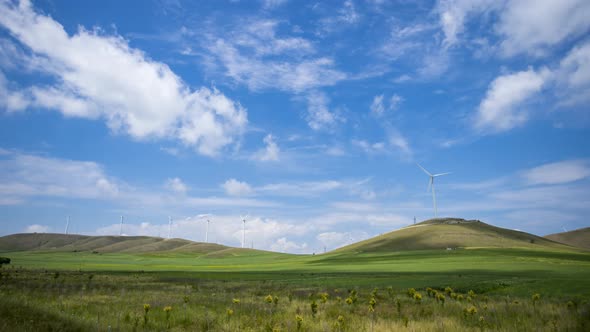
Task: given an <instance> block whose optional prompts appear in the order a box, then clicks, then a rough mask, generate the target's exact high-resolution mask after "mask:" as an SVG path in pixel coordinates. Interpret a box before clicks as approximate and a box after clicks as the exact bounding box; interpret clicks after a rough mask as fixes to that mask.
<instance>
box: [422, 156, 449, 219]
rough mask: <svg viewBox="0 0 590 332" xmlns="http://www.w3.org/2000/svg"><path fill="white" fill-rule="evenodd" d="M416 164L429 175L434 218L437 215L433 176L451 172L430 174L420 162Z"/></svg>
mask: <svg viewBox="0 0 590 332" xmlns="http://www.w3.org/2000/svg"><path fill="white" fill-rule="evenodd" d="M416 165H418V167H420V168H421V169H422V170H423V171H424V173H426V174H427V175H428V176H429V177H430V181H428V190H430V188H432V205H434V217H435V218H436V217H437V211H436V194H435V191H434V178H435V177H437V176H443V175H447V174H451V172H447V173H438V174H431V173H430V172H429V171H427V170H426V169H425V168H424V167H422V166H420V164H416Z"/></svg>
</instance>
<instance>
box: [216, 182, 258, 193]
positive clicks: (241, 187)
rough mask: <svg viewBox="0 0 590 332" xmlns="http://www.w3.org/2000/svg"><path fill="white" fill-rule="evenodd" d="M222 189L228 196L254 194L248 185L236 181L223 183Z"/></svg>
mask: <svg viewBox="0 0 590 332" xmlns="http://www.w3.org/2000/svg"><path fill="white" fill-rule="evenodd" d="M222 187H223V189H225V193H226V194H228V195H230V196H247V195H251V194H253V192H254V191H253V190H252V187H250V185H249V184H248V183H246V182H241V181H238V180H236V179H229V180H227V181H225V182H224V183H223V185H222Z"/></svg>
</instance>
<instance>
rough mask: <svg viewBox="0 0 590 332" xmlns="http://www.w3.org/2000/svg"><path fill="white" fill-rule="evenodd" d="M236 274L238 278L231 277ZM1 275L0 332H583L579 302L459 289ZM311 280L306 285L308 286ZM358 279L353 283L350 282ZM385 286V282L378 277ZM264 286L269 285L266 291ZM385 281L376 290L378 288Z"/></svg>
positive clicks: (585, 322)
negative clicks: (490, 331) (459, 331)
mask: <svg viewBox="0 0 590 332" xmlns="http://www.w3.org/2000/svg"><path fill="white" fill-rule="evenodd" d="M238 274H239V273H238ZM222 276H223V274H219V275H211V276H210V278H207V279H202V278H201V277H202V276H201V275H198V274H196V275H194V276H191V275H183V274H166V273H117V274H115V273H92V272H64V271H61V272H59V271H45V270H27V269H18V268H8V269H7V268H4V269H3V270H2V283H1V284H0V295H1V300H0V316H1V317H2V320H0V329H1V330H4V331H48V330H64V331H76V330H79V331H82V330H84V331H86V330H96V331H109V330H110V331H161V330H171V331H180V330H193V331H390V330H406V329H407V330H410V331H412V330H413V331H449V330H476V331H479V330H495V331H533V330H534V331H566V330H567V331H585V330H586V331H587V330H588V329H589V328H590V313H589V310H590V306H589V304H588V302H587V298H585V297H581V296H577V295H573V296H565V297H553V296H545V295H544V294H537V293H532V294H530V295H529V296H510V295H498V294H494V293H493V292H490V293H485V292H484V293H481V292H479V291H473V290H470V289H467V288H452V287H444V288H443V287H434V288H430V287H427V288H417V289H413V288H410V289H407V288H403V289H401V288H398V287H396V285H395V283H396V281H395V279H390V280H388V281H390V282H391V284H392V286H388V287H376V288H373V287H366V286H360V287H359V286H354V284H355V279H354V276H353V278H351V279H349V282H350V284H349V285H348V287H338V288H335V287H329V286H324V287H318V286H309V285H306V282H305V281H302V282H297V280H302V279H306V276H305V275H300V274H280V275H279V276H276V275H275V276H273V274H272V273H271V274H267V275H264V274H259V275H251V274H250V275H244V276H243V278H240V277H239V276H236V275H234V276H233V278H232V280H228V279H223V278H222ZM309 277H311V278H312V279H313V276H311V275H310V276H309ZM357 277H358V276H357ZM382 277H383V276H382ZM266 280H268V281H266ZM383 282H384V280H381V283H383Z"/></svg>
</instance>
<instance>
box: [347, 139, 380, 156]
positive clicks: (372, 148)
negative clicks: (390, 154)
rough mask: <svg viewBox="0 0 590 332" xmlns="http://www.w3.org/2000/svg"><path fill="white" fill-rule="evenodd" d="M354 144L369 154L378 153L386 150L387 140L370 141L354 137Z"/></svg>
mask: <svg viewBox="0 0 590 332" xmlns="http://www.w3.org/2000/svg"><path fill="white" fill-rule="evenodd" d="M351 142H352V145H354V146H356V147H358V148H360V149H361V150H363V151H364V152H365V153H368V154H376V153H383V152H386V149H385V142H375V143H370V142H369V141H367V140H362V139H361V140H358V139H353V140H352V141H351Z"/></svg>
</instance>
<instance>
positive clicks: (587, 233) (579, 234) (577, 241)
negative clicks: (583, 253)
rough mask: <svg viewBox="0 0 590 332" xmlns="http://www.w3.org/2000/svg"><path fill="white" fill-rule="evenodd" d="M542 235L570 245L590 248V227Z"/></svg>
mask: <svg viewBox="0 0 590 332" xmlns="http://www.w3.org/2000/svg"><path fill="white" fill-rule="evenodd" d="M544 237H545V238H546V239H549V240H552V241H556V242H560V243H564V244H567V245H569V246H572V247H578V248H584V249H590V227H586V228H580V229H576V230H574V231H569V232H563V233H556V234H550V235H546V236H544Z"/></svg>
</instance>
